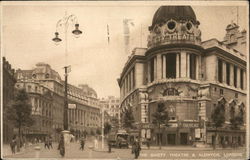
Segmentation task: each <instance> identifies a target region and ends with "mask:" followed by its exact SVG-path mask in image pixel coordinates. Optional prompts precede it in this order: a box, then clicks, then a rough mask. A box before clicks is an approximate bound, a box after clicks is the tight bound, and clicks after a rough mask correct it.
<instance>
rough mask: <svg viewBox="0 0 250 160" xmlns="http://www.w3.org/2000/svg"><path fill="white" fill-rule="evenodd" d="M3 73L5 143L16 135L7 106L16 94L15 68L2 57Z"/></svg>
mask: <svg viewBox="0 0 250 160" xmlns="http://www.w3.org/2000/svg"><path fill="white" fill-rule="evenodd" d="M2 65H3V66H2V69H3V70H2V74H3V82H2V84H3V85H2V87H3V92H2V93H3V95H2V103H3V104H2V105H3V121H4V123H2V124H3V143H9V142H10V141H11V139H12V137H13V135H14V130H13V128H14V126H13V124H12V123H11V122H10V121H9V120H8V118H7V117H6V115H7V114H5V112H6V108H7V107H8V105H11V102H12V101H13V100H14V96H15V95H14V94H15V83H16V79H15V75H14V74H15V70H14V69H13V68H12V67H11V65H10V63H9V62H8V61H7V60H6V59H5V57H3V58H2Z"/></svg>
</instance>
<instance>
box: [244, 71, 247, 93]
mask: <svg viewBox="0 0 250 160" xmlns="http://www.w3.org/2000/svg"><path fill="white" fill-rule="evenodd" d="M246 89H247V77H246V71H245V70H244V71H243V90H246Z"/></svg>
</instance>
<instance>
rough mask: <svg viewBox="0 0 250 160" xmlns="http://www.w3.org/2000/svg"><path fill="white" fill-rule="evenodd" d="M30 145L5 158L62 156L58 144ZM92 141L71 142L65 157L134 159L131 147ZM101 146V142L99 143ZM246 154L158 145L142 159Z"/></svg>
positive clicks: (234, 158) (236, 157) (236, 158)
mask: <svg viewBox="0 0 250 160" xmlns="http://www.w3.org/2000/svg"><path fill="white" fill-rule="evenodd" d="M36 146H39V147H40V151H36V150H35V147H36ZM36 146H35V145H33V146H31V147H28V148H27V149H26V151H25V152H23V153H21V154H16V155H9V156H6V157H5V158H23V159H25V158H56V159H58V158H61V156H60V154H59V151H58V150H57V144H53V147H54V148H53V149H50V150H49V149H45V148H44V146H43V144H37V145H36ZM91 146H93V144H92V143H90V142H86V145H85V149H84V150H83V151H81V150H80V149H79V147H80V145H79V143H70V144H68V145H66V153H65V158H66V159H67V158H70V159H76V158H81V159H92V158H95V159H104V158H105V159H126V160H127V159H133V158H134V155H133V154H131V149H118V148H116V149H115V148H112V152H111V153H108V148H107V146H106V145H105V147H104V150H102V149H98V150H93V149H91ZM99 148H101V144H100V143H99ZM245 156H246V154H245V149H243V148H238V149H216V150H212V149H211V148H193V147H190V146H173V147H162V149H161V150H159V148H158V147H151V148H150V149H147V148H145V147H142V151H141V154H140V157H139V158H140V159H203V160H205V159H232V160H244V159H245V158H244V157H245Z"/></svg>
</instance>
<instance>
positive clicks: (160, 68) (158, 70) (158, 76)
mask: <svg viewBox="0 0 250 160" xmlns="http://www.w3.org/2000/svg"><path fill="white" fill-rule="evenodd" d="M161 62H162V60H161V55H160V54H158V55H157V79H158V80H159V79H161V78H162V64H161Z"/></svg>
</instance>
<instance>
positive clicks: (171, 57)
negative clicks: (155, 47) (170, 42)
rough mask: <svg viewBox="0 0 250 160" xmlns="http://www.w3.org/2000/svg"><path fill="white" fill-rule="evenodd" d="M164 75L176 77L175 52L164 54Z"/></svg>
mask: <svg viewBox="0 0 250 160" xmlns="http://www.w3.org/2000/svg"><path fill="white" fill-rule="evenodd" d="M166 77H167V78H176V54H175V53H168V54H167V55H166Z"/></svg>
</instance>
